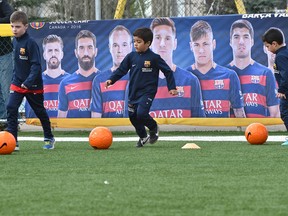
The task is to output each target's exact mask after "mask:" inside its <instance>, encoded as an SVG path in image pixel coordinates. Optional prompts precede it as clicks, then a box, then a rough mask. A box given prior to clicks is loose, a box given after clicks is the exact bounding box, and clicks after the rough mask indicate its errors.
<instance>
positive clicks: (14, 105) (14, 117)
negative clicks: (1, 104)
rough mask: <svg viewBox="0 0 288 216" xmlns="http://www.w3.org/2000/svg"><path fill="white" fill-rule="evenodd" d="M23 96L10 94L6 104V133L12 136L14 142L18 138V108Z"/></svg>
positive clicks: (15, 93)
mask: <svg viewBox="0 0 288 216" xmlns="http://www.w3.org/2000/svg"><path fill="white" fill-rule="evenodd" d="M24 96H25V95H24V94H20V93H18V92H13V93H10V97H9V100H8V104H7V123H8V127H7V131H9V132H10V133H11V134H13V136H14V137H15V139H16V141H17V136H18V109H19V107H20V104H21V103H22V100H23V98H24Z"/></svg>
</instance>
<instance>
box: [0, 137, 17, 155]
mask: <svg viewBox="0 0 288 216" xmlns="http://www.w3.org/2000/svg"><path fill="white" fill-rule="evenodd" d="M15 147H16V140H15V138H14V136H13V135H12V134H11V133H9V132H8V131H1V132H0V154H1V155H4V154H11V153H12V152H13V151H14V149H15Z"/></svg>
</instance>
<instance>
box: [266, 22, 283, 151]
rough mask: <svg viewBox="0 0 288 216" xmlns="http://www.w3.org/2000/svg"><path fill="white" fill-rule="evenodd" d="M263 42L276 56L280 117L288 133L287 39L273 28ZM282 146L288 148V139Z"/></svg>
mask: <svg viewBox="0 0 288 216" xmlns="http://www.w3.org/2000/svg"><path fill="white" fill-rule="evenodd" d="M262 41H263V43H264V46H265V47H266V48H267V50H268V51H270V52H272V53H274V54H276V57H275V64H274V75H275V78H276V80H277V83H278V86H279V88H278V93H277V95H276V97H278V98H280V115H281V119H282V120H283V122H284V125H285V127H286V130H287V131H288V49H287V47H286V45H285V37H284V34H283V32H282V30H280V29H279V28H274V27H272V28H270V29H268V30H267V31H266V32H265V33H264V35H263V36H262ZM282 146H288V138H286V141H285V142H284V143H282Z"/></svg>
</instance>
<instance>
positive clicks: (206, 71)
mask: <svg viewBox="0 0 288 216" xmlns="http://www.w3.org/2000/svg"><path fill="white" fill-rule="evenodd" d="M190 39H191V42H190V48H191V51H192V52H193V54H194V57H195V63H194V64H192V65H191V66H189V67H188V68H187V70H188V71H191V72H192V73H193V74H194V75H195V76H197V77H198V79H199V81H200V85H201V90H202V97H203V100H204V108H205V114H206V117H212V118H219V117H221V118H229V117H230V115H231V112H230V107H232V109H233V111H234V114H235V117H238V118H244V117H246V115H245V112H244V102H243V96H242V92H241V87H240V80H239V78H238V76H237V74H236V72H235V71H233V70H231V69H228V68H225V67H222V66H220V65H218V64H216V63H215V62H214V60H213V51H214V49H215V48H216V41H215V39H213V32H212V28H211V26H210V24H209V23H208V22H206V21H204V20H199V21H197V22H196V23H195V24H194V25H193V26H192V27H191V31H190Z"/></svg>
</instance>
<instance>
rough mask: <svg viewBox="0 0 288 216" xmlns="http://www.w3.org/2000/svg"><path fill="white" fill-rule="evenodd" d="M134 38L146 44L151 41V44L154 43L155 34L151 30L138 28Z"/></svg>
mask: <svg viewBox="0 0 288 216" xmlns="http://www.w3.org/2000/svg"><path fill="white" fill-rule="evenodd" d="M133 36H134V37H139V38H141V39H142V40H143V41H144V43H147V42H148V41H150V44H151V43H152V41H153V32H152V31H151V29H150V28H138V29H136V30H135V31H134V33H133Z"/></svg>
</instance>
